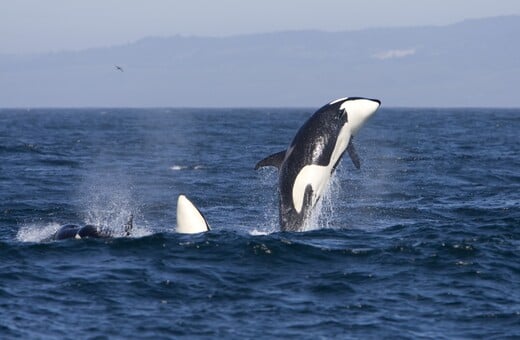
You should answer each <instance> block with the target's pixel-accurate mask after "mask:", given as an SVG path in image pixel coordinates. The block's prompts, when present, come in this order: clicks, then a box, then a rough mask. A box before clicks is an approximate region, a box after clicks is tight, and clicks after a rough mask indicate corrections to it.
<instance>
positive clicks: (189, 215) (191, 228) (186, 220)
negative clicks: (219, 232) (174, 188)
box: [176, 195, 211, 234]
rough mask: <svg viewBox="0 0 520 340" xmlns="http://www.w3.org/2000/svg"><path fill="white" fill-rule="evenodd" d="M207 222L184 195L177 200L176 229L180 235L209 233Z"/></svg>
mask: <svg viewBox="0 0 520 340" xmlns="http://www.w3.org/2000/svg"><path fill="white" fill-rule="evenodd" d="M209 230H211V228H210V227H209V224H208V222H207V221H206V219H205V218H204V216H203V215H202V213H201V212H200V211H199V209H197V207H195V205H194V204H193V203H192V202H191V201H190V200H189V199H188V198H187V197H186V196H184V195H179V198H178V200H177V229H176V231H177V232H178V233H181V234H197V233H203V232H205V231H209Z"/></svg>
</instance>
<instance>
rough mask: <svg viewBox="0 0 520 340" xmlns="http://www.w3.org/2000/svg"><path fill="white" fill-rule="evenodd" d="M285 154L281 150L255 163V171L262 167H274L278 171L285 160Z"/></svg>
mask: <svg viewBox="0 0 520 340" xmlns="http://www.w3.org/2000/svg"><path fill="white" fill-rule="evenodd" d="M285 153H286V150H283V151H280V152H277V153H275V154H272V155H271V156H268V157H266V158H264V159H262V160H261V161H260V162H258V163H256V165H255V170H258V169H260V168H263V167H264V166H274V167H275V168H277V169H278V170H279V169H280V167H281V166H282V163H283V160H284V159H285Z"/></svg>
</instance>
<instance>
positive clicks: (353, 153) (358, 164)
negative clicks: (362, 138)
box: [347, 139, 361, 169]
mask: <svg viewBox="0 0 520 340" xmlns="http://www.w3.org/2000/svg"><path fill="white" fill-rule="evenodd" d="M347 152H348V155H349V156H350V159H352V163H354V166H355V167H356V168H358V169H359V168H361V161H360V159H359V156H358V154H357V152H356V149H355V148H354V143H353V142H352V139H351V140H350V142H349V143H348V146H347Z"/></svg>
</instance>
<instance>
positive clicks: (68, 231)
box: [51, 215, 134, 240]
mask: <svg viewBox="0 0 520 340" xmlns="http://www.w3.org/2000/svg"><path fill="white" fill-rule="evenodd" d="M133 219H134V217H133V215H130V219H129V220H128V222H127V223H125V225H124V235H125V236H130V234H131V231H132V228H133ZM110 237H113V235H112V232H110V230H108V229H104V228H101V227H97V226H94V225H92V224H87V225H85V226H83V227H81V226H79V225H76V224H66V225H64V226H62V227H60V229H58V231H56V233H55V234H54V235H53V236H52V237H51V239H52V240H65V239H70V238H76V239H81V238H110Z"/></svg>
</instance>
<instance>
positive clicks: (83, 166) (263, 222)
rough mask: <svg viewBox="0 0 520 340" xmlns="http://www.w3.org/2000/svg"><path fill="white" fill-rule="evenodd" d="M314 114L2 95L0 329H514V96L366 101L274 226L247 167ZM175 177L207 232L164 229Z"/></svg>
mask: <svg viewBox="0 0 520 340" xmlns="http://www.w3.org/2000/svg"><path fill="white" fill-rule="evenodd" d="M313 111H314V110H313V109H284V110H281V109H233V110H226V109H212V110H202V109H75V110H66V109H59V110H58V109H41V110H31V111H25V110H7V109H4V110H0V159H1V162H0V306H1V308H0V334H2V338H20V337H23V338H27V337H29V338H45V337H58V338H75V337H80V338H89V337H109V338H118V337H120V338H134V337H150V338H156V337H178V336H183V335H185V336H197V337H208V338H216V337H231V338H257V337H278V338H285V337H294V338H296V337H298V338H301V337H303V338H317V337H324V338H330V337H337V338H381V337H389V338H392V337H404V338H413V339H415V338H434V339H438V338H491V337H495V338H503V337H511V338H514V337H519V336H520V229H519V228H520V110H503V109H501V110H499V109H442V110H433V109H385V108H383V109H381V110H380V111H379V112H378V113H377V114H376V116H375V117H374V118H373V119H372V120H371V121H370V122H369V123H367V125H366V126H365V127H364V128H363V129H362V130H361V131H360V133H359V136H357V138H356V144H357V145H356V146H357V149H358V153H359V155H360V157H361V161H362V167H361V169H360V170H356V169H355V168H354V166H353V165H352V164H351V161H350V160H349V159H348V158H346V159H344V160H343V161H342V162H341V165H340V167H339V168H338V171H337V172H336V175H335V177H334V178H333V181H332V183H331V186H330V188H329V191H328V193H327V195H326V197H324V199H323V200H322V202H321V203H320V212H321V214H320V215H319V216H317V217H316V218H315V221H314V224H313V226H312V230H309V231H306V232H301V233H281V232H279V230H278V207H277V196H276V195H277V193H276V190H277V189H276V184H277V175H276V172H275V170H271V169H262V170H259V171H257V172H255V171H254V170H253V167H254V165H255V163H256V162H257V161H259V160H260V159H262V158H264V157H265V156H267V155H269V154H271V153H274V152H277V151H280V150H282V149H284V148H286V147H287V146H288V144H289V143H290V141H291V139H292V137H293V136H294V134H295V133H296V131H297V129H298V128H299V127H300V126H301V125H302V124H303V122H304V121H305V120H306V119H307V118H308V117H309V116H310V115H311V114H312V112H313ZM180 193H184V194H186V195H188V197H190V198H191V199H192V200H193V201H194V202H195V203H196V204H197V205H198V206H199V208H200V209H201V210H202V211H203V213H204V214H205V216H206V218H207V219H208V221H209V223H210V224H211V226H212V227H213V230H212V231H211V232H209V233H206V234H199V235H178V234H175V233H174V232H173V228H174V227H175V204H176V198H177V195H179V194H180ZM130 214H134V216H135V220H134V221H135V230H134V235H133V237H130V238H124V237H117V238H114V239H109V240H92V239H91V240H66V241H60V242H58V241H54V242H48V241H44V240H45V239H46V238H48V237H49V236H50V235H52V233H53V232H54V231H55V230H56V229H57V228H58V227H59V226H60V225H63V224H66V223H76V224H85V223H94V224H98V225H105V226H109V227H110V228H111V229H112V231H113V233H114V234H116V235H118V233H119V235H122V229H121V226H122V225H123V224H124V222H125V221H126V220H127V219H128V216H129V215H130Z"/></svg>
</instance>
